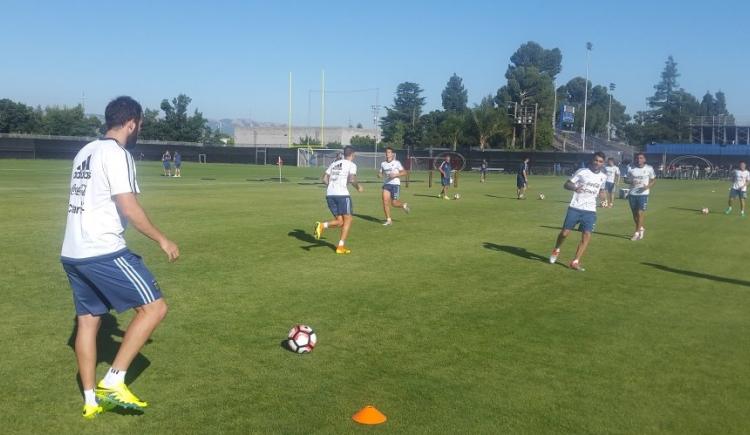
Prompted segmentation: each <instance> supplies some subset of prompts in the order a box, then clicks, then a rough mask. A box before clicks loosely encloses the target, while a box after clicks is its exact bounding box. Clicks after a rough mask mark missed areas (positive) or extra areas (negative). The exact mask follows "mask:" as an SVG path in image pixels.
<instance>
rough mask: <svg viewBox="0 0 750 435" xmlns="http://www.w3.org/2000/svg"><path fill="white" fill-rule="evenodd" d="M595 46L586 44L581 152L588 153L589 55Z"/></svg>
mask: <svg viewBox="0 0 750 435" xmlns="http://www.w3.org/2000/svg"><path fill="white" fill-rule="evenodd" d="M592 47H593V45H592V44H591V43H590V42H587V43H586V83H584V94H583V131H582V132H581V151H586V109H587V106H588V104H589V54H591V48H592Z"/></svg>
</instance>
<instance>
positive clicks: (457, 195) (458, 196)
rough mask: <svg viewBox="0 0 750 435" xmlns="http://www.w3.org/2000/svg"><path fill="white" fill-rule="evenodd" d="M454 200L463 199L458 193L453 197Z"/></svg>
mask: <svg viewBox="0 0 750 435" xmlns="http://www.w3.org/2000/svg"><path fill="white" fill-rule="evenodd" d="M453 199H461V194H460V193H457V194H455V195H453Z"/></svg>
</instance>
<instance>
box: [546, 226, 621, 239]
mask: <svg viewBox="0 0 750 435" xmlns="http://www.w3.org/2000/svg"><path fill="white" fill-rule="evenodd" d="M539 228H550V229H553V230H557V231H560V230H561V229H562V228H561V227H551V226H549V225H539ZM594 234H595V235H602V236H607V237H615V238H617V239H627V240H630V237H628V236H625V235H623V234H612V233H603V232H601V231H596V230H595V231H594Z"/></svg>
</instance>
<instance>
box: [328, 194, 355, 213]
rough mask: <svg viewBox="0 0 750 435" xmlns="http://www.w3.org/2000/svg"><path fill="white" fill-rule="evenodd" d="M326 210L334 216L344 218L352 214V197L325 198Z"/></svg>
mask: <svg viewBox="0 0 750 435" xmlns="http://www.w3.org/2000/svg"><path fill="white" fill-rule="evenodd" d="M326 202H327V203H328V209H329V210H331V213H333V215H334V216H344V215H351V214H352V197H351V196H326Z"/></svg>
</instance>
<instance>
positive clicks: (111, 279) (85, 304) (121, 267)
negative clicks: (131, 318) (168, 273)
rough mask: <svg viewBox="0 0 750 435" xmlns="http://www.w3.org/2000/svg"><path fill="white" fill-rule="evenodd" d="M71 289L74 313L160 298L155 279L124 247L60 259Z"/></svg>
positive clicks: (130, 305) (121, 308) (98, 311)
mask: <svg viewBox="0 0 750 435" xmlns="http://www.w3.org/2000/svg"><path fill="white" fill-rule="evenodd" d="M62 263H63V269H65V273H67V274H68V281H70V286H71V287H72V289H73V302H74V303H75V306H76V314H78V315H79V316H80V315H83V314H92V315H95V316H99V315H102V314H104V313H106V312H108V311H109V310H110V309H112V308H114V309H115V310H117V312H118V313H121V312H123V311H126V310H128V309H130V308H134V307H140V306H141V305H146V304H150V303H151V302H154V301H155V300H157V299H161V290H160V289H159V284H158V283H157V282H156V279H155V278H154V276H153V275H152V274H151V272H150V271H149V270H148V269H147V268H146V266H145V265H144V264H143V260H142V259H141V257H140V256H138V255H136V254H134V253H132V252H130V251H129V250H128V249H123V250H121V251H118V252H115V253H112V254H107V255H102V256H99V257H94V258H87V259H84V260H75V259H68V258H64V259H62Z"/></svg>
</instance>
